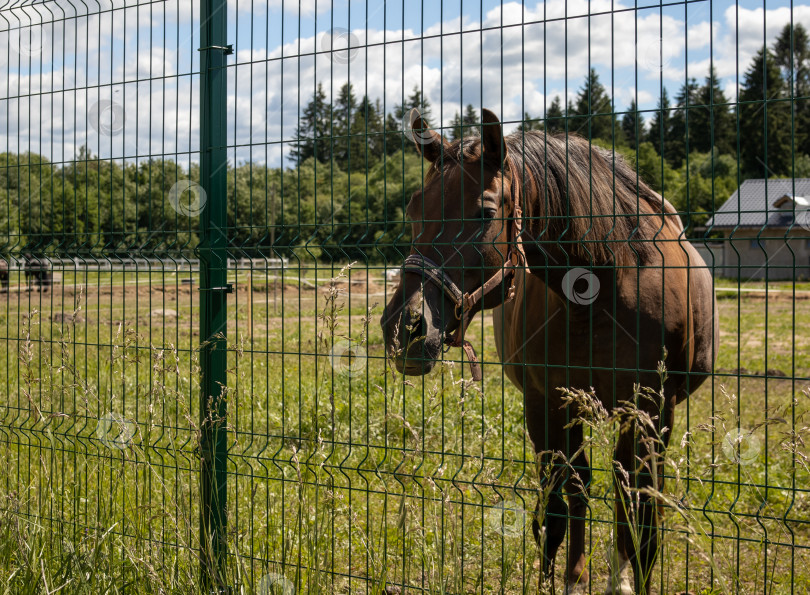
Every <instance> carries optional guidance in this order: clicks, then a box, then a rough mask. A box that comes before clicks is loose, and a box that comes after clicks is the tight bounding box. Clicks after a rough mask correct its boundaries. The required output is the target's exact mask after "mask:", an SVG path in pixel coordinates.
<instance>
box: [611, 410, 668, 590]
mask: <svg viewBox="0 0 810 595" xmlns="http://www.w3.org/2000/svg"><path fill="white" fill-rule="evenodd" d="M665 417H670V416H666V415H665ZM669 427H671V426H669ZM637 438H638V437H637V436H636V432H635V424H630V427H629V428H627V429H625V431H623V432H622V433H621V435H620V436H619V442H618V445H617V447H616V461H615V462H614V465H616V463H618V465H616V470H615V472H614V473H615V476H614V480H615V481H614V486H615V490H616V495H615V497H616V517H617V521H618V524H617V527H616V531H617V546H618V547H617V549H618V552H617V554H618V556H617V557H618V560H619V562H620V564H623V563H624V561H625V560H626V561H628V562H629V563H630V564H631V565H632V568H633V574H634V579H635V592H636V594H637V595H647V594H648V593H649V592H650V584H651V582H652V571H653V566H654V565H655V561H656V559H657V557H658V549H659V538H658V526H659V524H660V522H661V519H660V514H659V509H658V503H657V501H656V498H655V497H654V496H653V495H650V494H646V493H643V492H642V490H644V489H645V488H651V489H652V490H658V491H660V490H662V489H663V477H662V474H663V472H664V469H663V454H664V453H663V451H664V448H665V446H666V444H665V442H666V436H663V437H661V438H663V440H664V443H663V444H662V442H661V441H660V440H658V437H655V438H656V439H655V440H638V439H637ZM639 458H640V459H641V460H642V461H643V462H641V461H639ZM628 516H629V517H630V518H629V519H628ZM614 558H616V556H615V557H614ZM621 570H622V568H621V567H620V568H613V569H611V571H612V573H613V574H614V575H619V574H620V572H621ZM614 582H615V581H614ZM619 592H623V591H622V590H619Z"/></svg>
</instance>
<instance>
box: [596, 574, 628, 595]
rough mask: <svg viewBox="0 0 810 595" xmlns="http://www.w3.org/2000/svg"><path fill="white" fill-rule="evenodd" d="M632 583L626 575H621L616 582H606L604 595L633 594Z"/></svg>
mask: <svg viewBox="0 0 810 595" xmlns="http://www.w3.org/2000/svg"><path fill="white" fill-rule="evenodd" d="M634 594H635V591H633V585H632V584H631V583H630V581H629V580H628V579H627V578H626V577H621V579H620V580H619V581H617V583H616V584H611V583H608V585H607V587H605V594H604V595H634Z"/></svg>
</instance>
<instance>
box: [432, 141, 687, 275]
mask: <svg viewBox="0 0 810 595" xmlns="http://www.w3.org/2000/svg"><path fill="white" fill-rule="evenodd" d="M504 141H505V143H506V146H507V151H508V154H509V158H510V159H511V160H512V163H513V165H514V168H515V170H516V174H517V175H518V177H521V176H523V203H524V204H523V209H524V218H525V219H526V221H525V226H524V229H526V233H528V235H529V237H527V238H524V241H525V242H527V243H531V242H533V241H536V242H540V243H541V244H546V245H549V244H550V243H557V242H559V246H560V247H561V248H562V249H563V250H564V251H565V252H566V253H568V254H569V255H570V256H571V257H573V258H575V259H577V260H580V261H582V262H583V263H587V264H593V265H604V264H609V263H612V264H614V265H617V266H633V265H636V264H637V263H638V262H644V261H646V260H647V259H646V258H645V257H646V256H648V255H649V254H650V253H651V252H652V251H653V250H654V244H653V240H654V239H655V237H656V234H658V233H659V232H660V230H661V229H662V226H663V225H664V218H663V217H662V216H661V214H662V212H665V213H666V214H667V215H670V214H671V213H670V212H669V210H668V209H667V208H666V206H665V204H664V201H663V199H662V198H661V196H660V195H659V194H658V193H656V192H655V191H654V190H653V189H652V188H650V187H649V186H648V185H647V184H646V183H645V182H644V181H643V180H641V178H640V177H638V176H637V174H636V171H635V170H634V169H633V168H631V167H630V166H629V165H628V164H627V163H626V162H625V160H624V159H623V158H622V157H621V155H619V154H617V153H614V152H611V151H608V150H606V149H602V148H601V147H599V146H597V145H594V144H592V143H590V142H588V141H587V140H586V139H584V138H582V137H580V136H576V135H572V134H568V135H564V134H561V135H554V134H547V133H545V132H543V131H528V132H516V133H513V134H510V135H508V136H506V137H505V138H504ZM480 144H481V142H480V140H479V139H478V138H477V137H471V138H465V139H464V140H463V141H461V140H458V141H455V142H453V143H452V144H451V145H450V146H449V147H448V148H446V149H445V155H448V154H449V156H450V157H451V159H450V160H449V163H448V160H445V165H446V166H448V165H450V164H452V162H453V161H454V160H457V161H472V160H478V159H479V158H480V150H481V149H480ZM438 161H439V160H437V163H438ZM434 165H436V164H434ZM434 169H435V168H431V171H430V172H429V173H428V178H432V177H433V176H435V175H437V174H438V173H439V172H438V169H436V170H435V171H433V170H434ZM639 215H641V216H639ZM656 215H657V216H656Z"/></svg>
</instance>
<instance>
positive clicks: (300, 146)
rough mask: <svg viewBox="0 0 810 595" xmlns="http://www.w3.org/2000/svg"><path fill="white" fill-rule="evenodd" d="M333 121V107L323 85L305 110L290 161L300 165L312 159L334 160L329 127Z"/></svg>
mask: <svg viewBox="0 0 810 595" xmlns="http://www.w3.org/2000/svg"><path fill="white" fill-rule="evenodd" d="M331 119H332V106H331V105H329V102H328V101H327V99H326V93H325V92H324V90H323V85H322V84H321V83H318V88H317V89H316V91H315V93H314V94H313V96H312V100H311V101H310V102H309V103H308V104H307V106H306V108H304V113H303V115H302V116H301V119H300V120H299V122H298V127H297V128H296V130H295V144H294V145H293V147H292V150H291V151H290V156H289V159H290V160H291V161H293V162H294V163H296V164H297V165H300V164H301V163H302V162H304V161H306V160H307V159H309V158H310V157H315V158H316V159H317V160H318V161H322V162H326V161H329V160H330V159H331V158H332V151H331V148H332V147H331V144H332V143H331V139H330V137H329V133H330V131H329V127H330V122H331Z"/></svg>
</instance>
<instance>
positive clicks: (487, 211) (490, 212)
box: [482, 207, 498, 219]
mask: <svg viewBox="0 0 810 595" xmlns="http://www.w3.org/2000/svg"><path fill="white" fill-rule="evenodd" d="M482 214H483V216H484V219H494V218H495V217H496V216H497V215H498V209H493V208H492V207H485V208H484V210H483V213H482Z"/></svg>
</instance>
